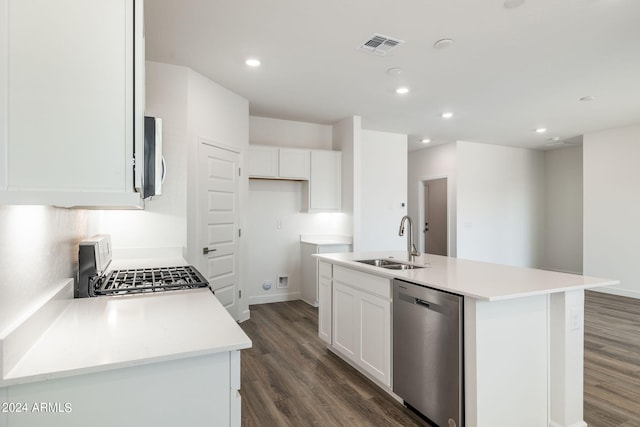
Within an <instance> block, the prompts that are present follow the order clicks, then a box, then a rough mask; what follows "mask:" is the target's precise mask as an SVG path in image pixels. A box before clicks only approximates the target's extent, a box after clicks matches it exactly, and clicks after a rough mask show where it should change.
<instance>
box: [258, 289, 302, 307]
mask: <svg viewBox="0 0 640 427" xmlns="http://www.w3.org/2000/svg"><path fill="white" fill-rule="evenodd" d="M299 299H300V292H293V293H290V294H275V295H260V296H251V297H249V305H254V304H271V303H273V302H285V301H295V300H299Z"/></svg>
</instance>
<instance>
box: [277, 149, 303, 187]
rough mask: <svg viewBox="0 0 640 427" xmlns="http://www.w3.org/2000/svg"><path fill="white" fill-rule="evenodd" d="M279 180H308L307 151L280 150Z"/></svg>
mask: <svg viewBox="0 0 640 427" xmlns="http://www.w3.org/2000/svg"><path fill="white" fill-rule="evenodd" d="M279 161H280V167H279V176H280V178H291V179H301V180H308V179H309V150H297V149H292V148H280V157H279Z"/></svg>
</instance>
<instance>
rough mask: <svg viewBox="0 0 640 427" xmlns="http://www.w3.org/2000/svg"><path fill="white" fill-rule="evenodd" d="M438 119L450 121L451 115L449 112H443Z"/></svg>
mask: <svg viewBox="0 0 640 427" xmlns="http://www.w3.org/2000/svg"><path fill="white" fill-rule="evenodd" d="M440 117H442V118H443V119H450V118H451V117H453V113H452V112H450V111H447V112H444V113H442V114H441V115H440Z"/></svg>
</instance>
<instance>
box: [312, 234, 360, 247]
mask: <svg viewBox="0 0 640 427" xmlns="http://www.w3.org/2000/svg"><path fill="white" fill-rule="evenodd" d="M352 242H353V238H352V237H351V236H340V235H324V234H306V235H305V234H302V235H300V243H308V244H310V245H317V246H324V245H327V246H329V245H350V244H351V243H352Z"/></svg>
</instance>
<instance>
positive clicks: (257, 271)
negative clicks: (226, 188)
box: [246, 179, 350, 304]
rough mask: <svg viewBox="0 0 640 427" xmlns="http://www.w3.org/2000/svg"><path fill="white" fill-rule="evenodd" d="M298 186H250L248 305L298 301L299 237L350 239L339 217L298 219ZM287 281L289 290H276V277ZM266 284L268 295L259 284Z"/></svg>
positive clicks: (284, 182) (256, 181)
mask: <svg viewBox="0 0 640 427" xmlns="http://www.w3.org/2000/svg"><path fill="white" fill-rule="evenodd" d="M301 203H302V184H301V183H300V182H299V181H288V180H265V179H252V180H250V181H249V210H248V211H249V218H248V224H249V226H248V233H249V235H250V236H251V245H250V247H249V258H248V262H249V264H250V270H249V280H248V283H247V288H246V289H247V292H248V294H249V304H262V303H268V302H276V301H288V300H292V299H299V298H300V289H301V280H302V271H301V259H300V235H301V234H303V235H307V234H310V235H314V234H315V235H317V234H324V235H348V234H350V232H349V229H348V228H347V227H346V223H347V221H346V220H345V217H346V215H345V214H342V213H315V214H309V213H301V212H300V209H301V207H302V205H301ZM278 275H287V276H289V287H288V288H286V289H278V288H277V287H276V277H277V276H278ZM264 281H270V282H271V283H272V285H273V286H272V288H271V289H270V290H264V289H262V283H263V282H264Z"/></svg>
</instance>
